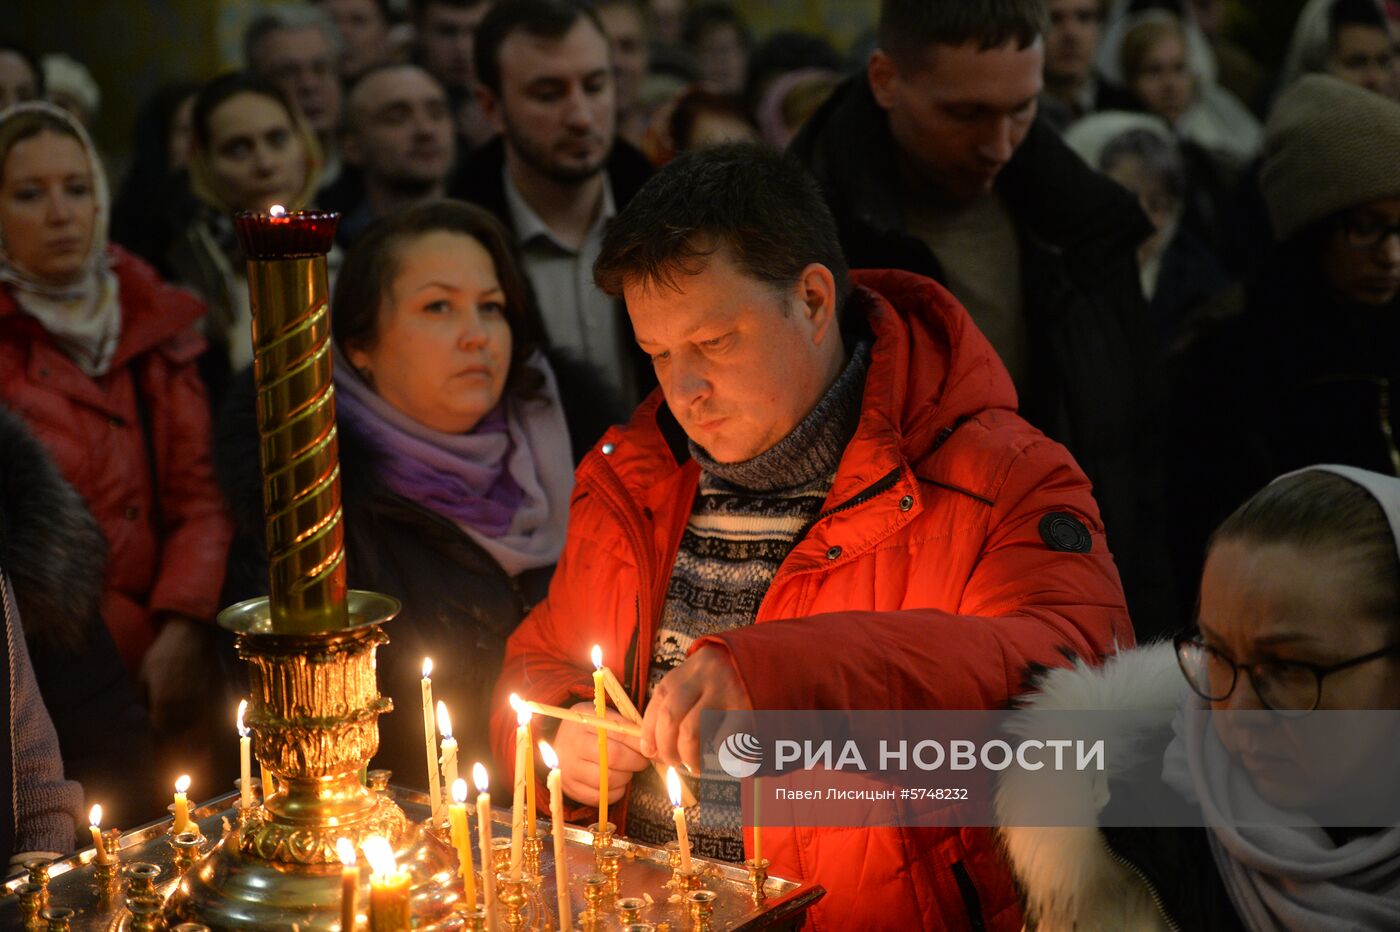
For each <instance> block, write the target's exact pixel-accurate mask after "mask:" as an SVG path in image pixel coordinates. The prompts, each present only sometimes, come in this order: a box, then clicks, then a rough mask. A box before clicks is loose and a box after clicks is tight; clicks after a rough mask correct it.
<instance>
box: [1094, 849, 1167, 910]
mask: <svg viewBox="0 0 1400 932" xmlns="http://www.w3.org/2000/svg"><path fill="white" fill-rule="evenodd" d="M1099 840H1100V841H1102V842H1103V849H1104V850H1105V851H1107V852H1108V856H1109V857H1110V858H1112V859H1113V860H1114V861H1116V862H1118V863H1119V864H1121V865H1123V866H1124V867H1126V868H1127V869H1128V870H1129V871H1131V872H1132V874H1133V876H1134V877H1136V878H1137V879H1138V880H1141V881H1142V884H1143V886H1145V887H1146V888H1147V893H1148V895H1149V896H1151V897H1152V905H1153V906H1155V907H1157V915H1159V916H1161V917H1162V921H1163V922H1165V923H1166V924H1167V928H1168V929H1171V932H1181V926H1180V925H1179V924H1178V923H1177V921H1176V920H1175V919H1173V918H1172V917H1171V914H1170V913H1168V912H1167V906H1166V904H1165V903H1163V902H1162V894H1160V893H1158V892H1157V887H1156V885H1154V884H1153V883H1152V881H1150V880H1148V879H1147V874H1145V873H1143V870H1142V868H1140V867H1138V866H1137V865H1136V864H1134V863H1133V862H1132V861H1129V860H1128V859H1127V858H1125V857H1123V855H1121V854H1119V853H1118V852H1117V851H1114V850H1113V848H1112V847H1110V846H1109V844H1108V841H1107V840H1105V839H1104V838H1103V836H1102V835H1100V836H1099Z"/></svg>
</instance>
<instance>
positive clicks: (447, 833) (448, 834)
mask: <svg viewBox="0 0 1400 932" xmlns="http://www.w3.org/2000/svg"><path fill="white" fill-rule="evenodd" d="M423 829H424V831H426V832H427V833H428V834H430V835H432V836H433V837H434V838H436V839H437V840H438V841H440V842H442V843H443V844H444V845H447V846H449V847H451V845H452V825H451V823H449V822H448V821H447V807H446V806H443V807H442V818H441V819H440V820H437V821H434V819H433V817H432V816H428V818H427V819H426V820H425V821H424V822H423Z"/></svg>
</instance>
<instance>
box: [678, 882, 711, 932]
mask: <svg viewBox="0 0 1400 932" xmlns="http://www.w3.org/2000/svg"><path fill="white" fill-rule="evenodd" d="M718 898H719V894H717V893H715V891H713V890H692V891H691V892H690V894H689V895H688V896H687V897H686V902H687V903H689V904H690V927H691V929H693V930H694V932H710V919H711V918H712V917H713V916H714V914H715V900H716V899H718Z"/></svg>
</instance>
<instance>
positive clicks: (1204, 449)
mask: <svg viewBox="0 0 1400 932" xmlns="http://www.w3.org/2000/svg"><path fill="white" fill-rule="evenodd" d="M1316 267H1317V258H1316V256H1314V255H1310V254H1308V252H1307V250H1306V246H1304V245H1302V244H1295V245H1292V246H1284V247H1279V248H1278V249H1277V250H1275V251H1274V253H1273V254H1272V256H1271V257H1270V258H1268V259H1266V260H1265V262H1264V263H1263V265H1261V267H1260V268H1259V270H1258V271H1257V272H1256V274H1255V275H1254V276H1253V277H1251V279H1250V280H1249V281H1248V282H1247V283H1246V284H1244V285H1240V286H1236V287H1234V288H1232V289H1230V290H1229V291H1227V292H1226V293H1225V294H1223V295H1221V296H1219V297H1218V298H1217V299H1216V300H1215V301H1214V302H1213V303H1212V304H1210V305H1208V306H1206V307H1204V308H1202V309H1201V310H1200V311H1199V312H1198V313H1197V314H1196V315H1194V316H1193V317H1192V318H1191V319H1190V320H1189V321H1188V324H1187V329H1186V332H1185V335H1184V337H1183V339H1182V341H1181V343H1180V344H1179V345H1178V347H1177V348H1176V351H1175V352H1174V354H1173V357H1172V364H1171V381H1172V417H1171V439H1172V443H1171V448H1170V464H1171V468H1170V476H1171V487H1170V493H1171V503H1172V508H1173V513H1174V514H1175V515H1176V518H1177V520H1176V522H1175V523H1174V525H1173V531H1174V534H1173V549H1174V556H1175V559H1176V561H1177V563H1178V572H1179V574H1180V578H1182V579H1199V578H1200V568H1201V560H1202V557H1203V554H1204V548H1205V542H1206V539H1207V538H1208V537H1209V535H1210V533H1211V531H1212V530H1213V529H1214V528H1215V527H1216V526H1217V525H1219V523H1220V522H1221V521H1222V520H1224V519H1225V517H1227V516H1228V515H1229V514H1230V513H1231V512H1232V511H1233V510H1234V509H1235V508H1236V507H1238V506H1239V505H1240V504H1241V503H1242V502H1244V501H1245V500H1246V499H1247V498H1249V497H1250V496H1251V495H1253V494H1254V493H1255V492H1257V491H1258V490H1259V489H1260V488H1262V487H1263V486H1264V485H1265V484H1266V483H1268V482H1269V481H1270V480H1272V479H1274V478H1275V477H1277V476H1279V475H1281V474H1283V473H1285V472H1290V471H1292V470H1295V469H1301V468H1302V467H1304V466H1310V465H1314V464H1317V463H1341V464H1343V465H1347V466H1359V467H1361V468H1362V469H1369V470H1372V471H1374V472H1379V473H1384V474H1387V475H1400V444H1397V436H1400V433H1398V432H1400V411H1398V410H1397V404H1400V399H1397V398H1396V395H1397V393H1400V301H1397V302H1392V304H1391V305H1390V306H1389V307H1387V308H1383V309H1378V310H1374V311H1369V312H1367V311H1362V310H1358V309H1356V308H1350V307H1347V306H1345V305H1344V304H1342V302H1341V301H1339V300H1338V299H1337V298H1336V297H1334V296H1333V295H1332V294H1331V293H1330V292H1329V290H1328V289H1327V287H1326V286H1325V285H1324V284H1323V283H1322V281H1321V279H1320V276H1319V274H1318V273H1317V272H1316V271H1315V270H1316Z"/></svg>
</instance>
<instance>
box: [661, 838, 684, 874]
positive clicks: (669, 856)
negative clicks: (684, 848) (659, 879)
mask: <svg viewBox="0 0 1400 932" xmlns="http://www.w3.org/2000/svg"><path fill="white" fill-rule="evenodd" d="M665 849H666V863H667V864H669V865H670V866H671V870H672V871H678V870H680V869H681V843H680V842H679V841H668V842H666V845H665Z"/></svg>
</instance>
